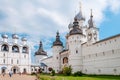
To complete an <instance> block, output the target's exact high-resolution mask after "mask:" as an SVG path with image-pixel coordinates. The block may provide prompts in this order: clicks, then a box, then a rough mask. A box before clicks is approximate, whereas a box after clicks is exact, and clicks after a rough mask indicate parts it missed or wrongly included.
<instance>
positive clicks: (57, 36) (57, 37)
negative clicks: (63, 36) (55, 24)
mask: <svg viewBox="0 0 120 80" xmlns="http://www.w3.org/2000/svg"><path fill="white" fill-rule="evenodd" d="M56 40H60V36H59V31H57V35H56Z"/></svg>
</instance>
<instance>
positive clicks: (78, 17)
mask: <svg viewBox="0 0 120 80" xmlns="http://www.w3.org/2000/svg"><path fill="white" fill-rule="evenodd" d="M75 18H76V19H77V20H78V21H81V20H83V21H85V18H84V17H83V15H82V12H81V11H80V12H79V13H78V14H77V15H76V16H75Z"/></svg>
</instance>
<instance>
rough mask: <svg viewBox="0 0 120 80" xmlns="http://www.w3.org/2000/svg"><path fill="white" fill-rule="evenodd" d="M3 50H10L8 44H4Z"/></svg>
mask: <svg viewBox="0 0 120 80" xmlns="http://www.w3.org/2000/svg"><path fill="white" fill-rule="evenodd" d="M1 51H9V48H8V45H6V44H3V45H2V47H1Z"/></svg>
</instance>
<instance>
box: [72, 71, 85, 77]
mask: <svg viewBox="0 0 120 80" xmlns="http://www.w3.org/2000/svg"><path fill="white" fill-rule="evenodd" d="M73 75H74V76H82V75H83V73H82V72H81V71H77V72H75V73H74V74H73Z"/></svg>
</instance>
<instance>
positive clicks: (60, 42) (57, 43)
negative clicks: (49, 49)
mask: <svg viewBox="0 0 120 80" xmlns="http://www.w3.org/2000/svg"><path fill="white" fill-rule="evenodd" d="M53 46H63V43H62V41H61V40H60V36H59V32H57V35H56V40H55V41H54V42H53Z"/></svg>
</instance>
